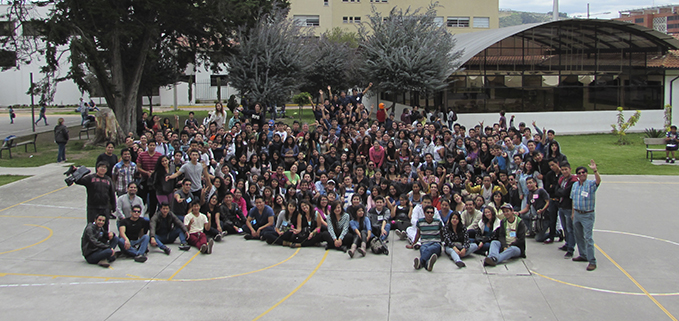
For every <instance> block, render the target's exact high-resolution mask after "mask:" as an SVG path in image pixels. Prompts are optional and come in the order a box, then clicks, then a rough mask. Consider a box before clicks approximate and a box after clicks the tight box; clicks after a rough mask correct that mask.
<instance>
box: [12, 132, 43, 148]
mask: <svg viewBox="0 0 679 321" xmlns="http://www.w3.org/2000/svg"><path fill="white" fill-rule="evenodd" d="M37 139H38V134H34V135H33V139H32V140H27V141H23V142H20V143H17V144H16V145H14V146H15V147H19V146H24V152H28V145H33V151H34V152H37V151H38V148H37V147H36V146H35V141H36V140H37Z"/></svg>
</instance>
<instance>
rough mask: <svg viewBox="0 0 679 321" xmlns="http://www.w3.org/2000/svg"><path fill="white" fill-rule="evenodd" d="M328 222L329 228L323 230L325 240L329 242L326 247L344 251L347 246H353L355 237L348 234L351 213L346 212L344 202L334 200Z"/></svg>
mask: <svg viewBox="0 0 679 321" xmlns="http://www.w3.org/2000/svg"><path fill="white" fill-rule="evenodd" d="M328 216H329V221H330V222H328V230H327V231H325V232H322V233H321V234H322V235H323V240H325V241H326V242H327V244H326V246H325V247H326V249H337V250H340V251H342V252H346V251H347V247H348V246H351V243H352V242H353V238H352V237H349V235H347V234H348V233H349V221H350V219H349V214H347V213H345V212H344V209H343V208H342V203H340V202H339V201H334V202H333V203H332V206H331V207H330V215H328Z"/></svg>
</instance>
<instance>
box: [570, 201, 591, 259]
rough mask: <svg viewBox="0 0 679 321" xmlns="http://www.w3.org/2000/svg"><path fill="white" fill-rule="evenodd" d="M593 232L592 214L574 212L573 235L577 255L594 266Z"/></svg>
mask: <svg viewBox="0 0 679 321" xmlns="http://www.w3.org/2000/svg"><path fill="white" fill-rule="evenodd" d="M593 230H594V212H590V213H585V214H581V213H578V212H577V211H575V215H574V217H573V234H574V235H575V243H576V244H577V245H578V253H579V254H580V256H582V257H584V258H586V259H587V261H589V263H590V264H596V258H595V257H594V239H593V238H592V233H593Z"/></svg>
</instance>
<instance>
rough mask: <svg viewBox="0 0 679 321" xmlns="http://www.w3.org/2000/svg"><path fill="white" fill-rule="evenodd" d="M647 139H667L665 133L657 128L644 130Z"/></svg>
mask: <svg viewBox="0 0 679 321" xmlns="http://www.w3.org/2000/svg"><path fill="white" fill-rule="evenodd" d="M644 133H645V134H646V137H647V138H663V137H665V131H664V130H660V129H655V128H646V129H645V130H644Z"/></svg>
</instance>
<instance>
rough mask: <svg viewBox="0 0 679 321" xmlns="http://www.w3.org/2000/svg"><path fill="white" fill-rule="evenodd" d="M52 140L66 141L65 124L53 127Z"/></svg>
mask: <svg viewBox="0 0 679 321" xmlns="http://www.w3.org/2000/svg"><path fill="white" fill-rule="evenodd" d="M54 141H55V142H57V143H68V128H67V127H66V126H65V125H57V126H55V127H54Z"/></svg>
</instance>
